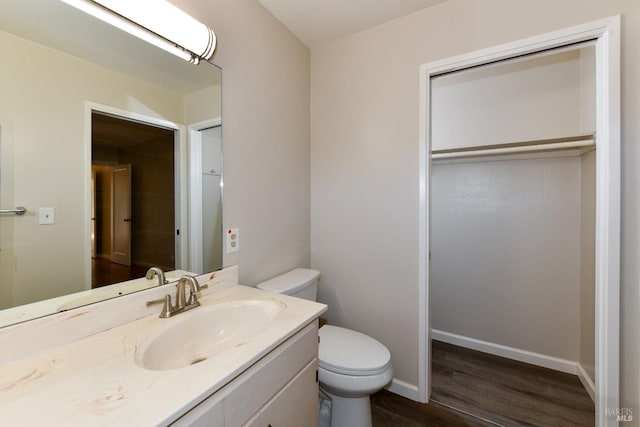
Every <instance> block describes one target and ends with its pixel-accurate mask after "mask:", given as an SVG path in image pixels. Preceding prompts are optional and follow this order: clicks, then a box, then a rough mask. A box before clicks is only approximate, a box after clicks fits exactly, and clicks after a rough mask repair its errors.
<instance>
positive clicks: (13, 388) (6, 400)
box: [0, 284, 326, 426]
mask: <svg viewBox="0 0 640 427" xmlns="http://www.w3.org/2000/svg"><path fill="white" fill-rule="evenodd" d="M246 299H265V300H275V301H278V302H280V303H284V304H285V305H286V308H285V309H284V310H283V311H281V312H279V313H278V314H277V315H276V316H275V318H274V319H273V320H272V321H271V322H270V323H269V324H268V325H267V326H266V327H265V329H264V331H262V332H260V333H259V334H258V335H257V336H256V337H255V338H254V339H252V340H251V341H250V342H248V343H246V344H244V345H242V346H239V347H234V348H232V349H229V350H227V351H225V352H224V353H222V354H219V355H216V356H214V357H211V358H210V359H207V360H205V361H203V362H200V363H197V364H195V365H192V366H188V367H185V368H179V369H173V370H166V371H153V370H147V369H144V368H142V367H140V366H138V365H137V364H136V363H135V361H134V353H135V350H136V348H137V346H138V344H139V343H140V342H141V341H142V340H144V339H145V337H147V336H149V335H150V334H154V333H157V332H158V331H159V330H160V329H162V328H166V327H167V326H170V324H171V322H172V321H174V319H185V318H186V317H187V316H192V315H195V314H197V312H198V310H202V309H203V307H206V306H211V305H213V304H217V303H221V302H227V301H234V300H246ZM200 301H201V304H202V306H201V307H198V308H196V309H193V310H191V311H189V312H185V313H182V314H179V315H178V316H176V317H175V318H169V319H160V318H159V317H158V313H159V311H160V308H161V307H160V306H157V307H155V309H154V310H153V312H152V314H149V315H146V316H145V317H142V318H139V319H137V320H133V321H130V322H127V323H124V324H122V325H119V326H115V327H112V328H110V329H107V330H104V331H102V332H99V333H96V334H93V335H89V336H87V337H84V338H82V339H79V340H75V341H73V342H69V343H63V344H61V345H59V346H55V347H52V348H47V349H45V350H43V351H38V352H35V353H34V354H28V355H26V356H25V357H21V358H19V359H16V360H13V361H10V362H8V363H6V364H4V365H3V366H2V367H0V414H1V415H0V418H1V422H2V424H4V425H47V426H54V425H65V426H68V425H82V426H94V425H140V426H142V425H159V424H167V423H170V422H172V421H175V420H176V419H177V418H178V417H180V416H181V415H182V414H183V413H184V412H185V411H187V410H188V409H190V408H192V407H194V406H195V405H197V404H198V403H199V402H201V401H202V400H204V399H205V398H207V397H208V396H210V395H212V394H213V393H215V392H216V391H217V390H219V389H220V388H221V387H222V386H224V385H225V384H227V383H228V382H229V381H231V380H233V378H235V377H236V376H237V375H239V374H240V373H241V372H243V371H244V370H246V369H247V368H248V367H249V366H251V365H252V364H253V363H255V362H256V361H257V360H259V359H260V358H262V357H263V356H264V355H265V354H267V353H268V352H269V351H271V350H272V349H274V348H275V347H277V346H278V345H279V344H281V343H282V342H284V341H285V340H286V339H287V338H289V337H290V336H292V335H293V334H294V333H295V332H297V331H298V330H300V329H302V327H304V326H305V325H306V324H308V323H309V322H310V321H312V320H313V319H315V318H316V317H318V316H319V315H320V314H321V313H322V312H324V311H325V310H326V306H325V305H323V304H318V303H315V302H312V301H306V300H302V299H298V298H292V297H288V296H286V295H279V294H273V293H269V292H265V291H262V290H259V289H255V288H252V287H246V286H241V285H235V284H234V285H225V286H218V287H217V288H215V289H207V290H203V291H202V298H201V299H200ZM145 314H146V313H145Z"/></svg>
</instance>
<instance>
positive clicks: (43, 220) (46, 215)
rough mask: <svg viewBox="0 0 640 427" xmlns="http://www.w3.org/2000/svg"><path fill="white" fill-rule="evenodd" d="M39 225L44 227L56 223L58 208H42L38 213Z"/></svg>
mask: <svg viewBox="0 0 640 427" xmlns="http://www.w3.org/2000/svg"><path fill="white" fill-rule="evenodd" d="M38 223H39V224H42V225H46V224H55V223H56V208H40V209H39V211H38Z"/></svg>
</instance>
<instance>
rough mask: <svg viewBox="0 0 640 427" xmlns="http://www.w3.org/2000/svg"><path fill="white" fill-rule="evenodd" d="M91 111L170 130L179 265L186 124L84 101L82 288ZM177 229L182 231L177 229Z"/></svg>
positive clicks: (87, 246) (184, 248)
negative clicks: (172, 132)
mask: <svg viewBox="0 0 640 427" xmlns="http://www.w3.org/2000/svg"><path fill="white" fill-rule="evenodd" d="M93 112H97V113H101V114H107V115H111V116H116V117H121V118H122V119H125V120H132V121H136V122H141V123H145V124H148V125H151V126H157V127H162V128H166V129H171V130H173V131H174V144H173V146H174V171H175V174H174V179H175V194H174V197H175V203H174V206H175V229H176V235H175V257H176V262H175V268H176V269H181V268H182V264H183V260H187V259H188V258H187V257H188V245H187V244H185V243H184V240H185V239H187V237H186V235H187V233H186V230H188V225H187V220H188V218H187V196H186V195H187V131H186V126H184V125H182V124H179V123H175V122H172V121H170V120H166V119H162V118H159V117H154V116H149V115H147V114H141V113H137V112H134V111H129V110H124V109H121V108H117V107H111V106H108V105H104V104H98V103H96V102H91V101H85V104H84V123H85V126H84V200H85V203H84V218H85V224H84V230H85V232H84V236H85V237H84V257H85V263H84V266H85V267H84V277H85V283H86V284H87V285H85V287H86V289H91V114H92V113H93ZM178 230H181V231H182V230H184V231H185V232H184V233H183V232H180V233H178V232H177V231H178Z"/></svg>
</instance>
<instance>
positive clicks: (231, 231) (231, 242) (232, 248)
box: [226, 228, 240, 254]
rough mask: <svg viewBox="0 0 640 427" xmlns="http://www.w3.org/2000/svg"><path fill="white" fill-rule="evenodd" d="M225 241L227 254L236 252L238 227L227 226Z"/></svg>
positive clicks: (238, 242)
mask: <svg viewBox="0 0 640 427" xmlns="http://www.w3.org/2000/svg"><path fill="white" fill-rule="evenodd" d="M226 242H227V253H228V254H230V253H232V252H238V251H239V250H240V229H239V228H227V233H226Z"/></svg>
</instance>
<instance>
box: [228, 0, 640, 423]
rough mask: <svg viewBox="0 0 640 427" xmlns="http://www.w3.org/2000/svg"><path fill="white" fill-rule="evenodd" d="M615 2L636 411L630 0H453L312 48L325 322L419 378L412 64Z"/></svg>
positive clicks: (625, 376) (633, 18)
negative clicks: (383, 348)
mask: <svg viewBox="0 0 640 427" xmlns="http://www.w3.org/2000/svg"><path fill="white" fill-rule="evenodd" d="M615 14H622V26H623V27H622V29H623V30H622V114H623V116H622V123H623V127H622V144H623V147H622V161H623V171H622V173H623V177H622V178H623V179H622V191H623V194H622V197H623V205H622V227H623V231H622V283H621V286H622V289H621V290H622V298H621V301H622V305H621V322H622V340H621V389H622V394H621V395H622V402H621V404H622V405H623V406H626V407H631V408H633V409H634V413H638V412H640V408H638V400H639V399H638V384H639V377H638V359H639V358H640V355H639V340H638V335H639V333H638V325H639V324H640V319H639V317H638V312H639V311H640V308H639V305H638V303H639V291H638V280H639V279H638V277H639V270H638V266H639V263H638V262H637V260H638V258H639V257H640V234H639V229H638V225H637V224H638V221H637V218H638V217H640V209H639V208H640V206H639V204H640V197H638V187H639V186H640V168H638V167H637V165H638V163H639V162H640V148H639V144H638V137H639V136H640V128H639V126H640V124H639V121H638V120H637V118H638V116H639V115H640V81H639V80H638V75H640V56H639V55H637V52H638V49H639V48H640V46H639V43H638V40H640V4H639V3H638V2H637V0H611V1H606V2H603V1H598V0H589V1H584V0H565V1H562V2H558V1H555V0H540V1H535V2H534V1H530V2H522V1H518V2H515V1H512V0H486V1H478V0H452V1H449V2H446V3H443V4H440V5H437V6H435V7H433V8H431V9H426V10H424V11H421V12H418V13H415V14H412V15H409V16H407V17H404V18H401V19H398V20H395V21H392V22H389V23H387V24H384V25H381V26H379V27H376V28H373V29H371V30H368V31H364V32H361V33H358V34H355V35H352V36H349V37H345V38H343V39H340V40H336V41H334V42H328V43H326V44H324V45H321V46H318V47H317V48H314V49H313V50H312V54H311V117H312V122H311V130H312V131H311V194H312V197H311V219H312V226H311V259H312V263H311V264H312V266H313V267H314V268H317V269H319V270H320V271H321V272H322V277H321V283H320V290H319V297H320V300H322V301H324V302H327V303H329V304H330V310H329V312H328V316H329V318H330V321H332V322H335V323H338V324H342V325H345V326H348V327H354V328H356V329H359V330H361V331H363V332H365V333H369V334H371V335H372V336H374V337H376V338H378V339H380V340H381V341H382V342H383V343H385V344H386V345H387V346H388V347H389V348H390V350H391V352H392V357H393V360H394V367H395V368H396V373H395V375H396V378H398V379H401V380H403V381H406V382H408V383H410V384H417V382H418V378H417V374H418V371H417V369H418V368H417V367H418V360H417V352H418V349H417V339H416V336H417V315H418V303H417V270H418V260H417V247H418V240H417V231H418V230H417V226H418V120H419V114H418V108H419V102H418V97H419V91H418V84H419V73H418V71H419V69H418V67H419V66H420V65H421V64H424V63H427V62H430V61H434V60H438V59H444V58H447V57H450V56H453V55H458V54H463V53H466V52H470V51H473V50H476V49H481V48H487V47H491V46H494V45H498V44H501V43H506V42H509V41H513V40H517V39H520V38H524V37H528V36H533V35H536V34H540V33H544V32H548V31H552V30H557V29H560V28H564V27H568V26H571V25H576V24H580V23H583V22H588V21H592V20H595V19H599V18H603V17H608V16H611V15H615ZM225 78H226V76H225ZM373 88H375V90H374V89H373ZM399 331H401V332H399ZM638 418H639V417H634V424H635V425H638V424H637V423H638V421H637V419H638Z"/></svg>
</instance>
